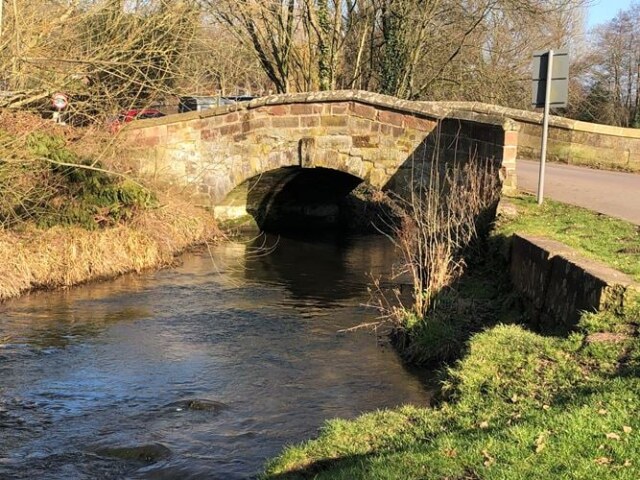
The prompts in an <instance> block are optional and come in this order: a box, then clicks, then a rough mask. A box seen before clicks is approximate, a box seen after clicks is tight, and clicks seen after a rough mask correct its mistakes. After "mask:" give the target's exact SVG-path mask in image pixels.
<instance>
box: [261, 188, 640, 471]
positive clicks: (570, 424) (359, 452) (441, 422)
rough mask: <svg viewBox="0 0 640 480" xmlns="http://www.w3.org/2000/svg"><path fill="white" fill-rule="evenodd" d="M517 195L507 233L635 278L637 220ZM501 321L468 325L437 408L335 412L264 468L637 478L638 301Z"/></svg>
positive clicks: (639, 243)
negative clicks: (541, 321)
mask: <svg viewBox="0 0 640 480" xmlns="http://www.w3.org/2000/svg"><path fill="white" fill-rule="evenodd" d="M515 203H516V205H517V207H518V208H519V209H521V210H526V211H527V214H526V215H523V216H519V217H515V218H511V219H510V220H507V221H503V222H502V223H501V224H500V225H499V227H498V228H497V230H495V231H494V239H496V241H497V242H498V243H499V242H501V241H502V240H501V239H503V238H504V237H505V236H507V235H509V234H510V232H512V231H515V230H518V231H520V230H524V231H525V232H528V233H534V232H535V233H537V234H548V235H549V236H551V237H552V238H556V239H561V240H563V241H565V242H566V243H569V244H572V246H574V247H575V248H578V249H581V250H582V251H583V252H585V253H586V254H588V255H590V256H591V257H593V258H598V259H599V260H604V261H607V260H608V261H609V263H612V264H613V265H614V266H617V267H619V268H620V269H621V270H624V271H626V272H627V273H629V274H630V275H632V276H634V277H636V278H637V274H638V272H637V271H636V268H637V267H636V265H637V256H638V252H640V249H639V247H640V238H639V235H638V232H637V228H634V227H633V226H631V225H628V224H626V222H621V221H618V220H613V219H608V218H606V217H602V216H597V215H595V214H591V213H589V212H587V211H584V210H582V209H575V208H574V207H568V206H564V205H560V204H556V203H551V202H550V203H549V204H547V205H545V207H544V208H543V209H538V210H535V207H534V206H533V204H532V201H531V200H530V199H527V198H524V199H516V200H515ZM634 258H635V263H634ZM489 283H490V282H489ZM500 322H502V323H498V324H495V323H497V319H494V324H493V325H491V324H488V325H485V327H484V328H483V329H481V330H480V331H479V332H477V333H475V334H469V333H468V332H463V333H467V334H468V335H471V336H470V339H469V340H468V341H467V342H464V341H463V342H459V344H461V345H459V349H458V356H459V358H460V359H459V360H458V361H456V362H455V363H453V364H450V366H449V367H448V368H447V369H446V370H444V371H443V378H444V380H443V383H442V391H441V394H440V396H439V400H438V401H437V402H436V403H435V404H434V406H433V407H432V408H417V407H413V406H405V407H401V408H398V409H394V410H386V411H380V412H376V413H372V414H367V415H364V416H362V417H360V418H358V419H356V420H354V421H345V420H332V421H329V422H327V423H326V424H325V426H324V428H323V429H322V430H321V431H320V433H319V436H318V438H316V439H315V440H311V441H309V442H306V443H304V444H301V445H297V446H291V447H288V448H286V449H285V450H284V452H283V453H282V454H281V455H280V456H279V457H278V458H276V459H274V460H273V461H271V462H270V463H269V464H268V465H267V467H266V471H265V475H264V477H265V478H269V479H285V478H287V479H289V478H318V479H324V478H326V479H358V478H361V479H369V478H378V479H397V478H402V479H414V478H415V479H418V478H421V479H440V478H470V479H480V478H482V479H503V478H522V479H524V478H527V479H530V478H531V479H538V478H539V479H546V478H576V479H578V478H594V477H598V478H605V477H606V478H620V479H630V480H631V479H635V478H638V476H640V465H639V459H640V442H639V441H638V437H637V435H638V431H639V429H640V420H639V418H640V417H639V415H638V414H639V413H640V405H639V404H638V402H637V401H636V399H637V398H638V396H639V395H640V378H639V374H640V337H639V333H638V328H639V327H638V326H639V325H640V302H638V301H636V302H635V303H634V304H633V305H627V306H626V308H625V312H624V314H622V315H620V314H617V313H616V312H609V311H603V312H599V313H597V314H583V316H582V318H581V320H580V322H579V324H578V326H577V327H576V329H575V331H573V332H572V333H570V334H569V335H567V336H551V335H548V334H546V333H545V332H536V331H533V330H532V329H531V328H530V327H528V326H527V324H526V319H525V318H520V319H512V320H511V321H510V322H508V323H506V319H501V320H500ZM427 356H428V355H427Z"/></svg>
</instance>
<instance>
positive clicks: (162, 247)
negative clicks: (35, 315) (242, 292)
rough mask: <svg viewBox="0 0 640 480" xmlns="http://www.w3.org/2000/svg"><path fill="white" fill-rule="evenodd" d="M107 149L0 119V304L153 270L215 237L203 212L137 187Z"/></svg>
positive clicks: (88, 134)
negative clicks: (25, 295)
mask: <svg viewBox="0 0 640 480" xmlns="http://www.w3.org/2000/svg"><path fill="white" fill-rule="evenodd" d="M112 141H113V139H112V138H105V136H104V132H102V133H100V132H94V131H82V130H80V129H71V128H64V127H61V126H58V125H54V124H52V123H51V122H46V121H42V120H40V119H38V118H35V117H33V116H29V115H27V114H15V115H8V114H6V112H5V113H2V114H0V301H2V300H5V299H7V298H11V297H15V296H18V295H20V294H22V293H24V292H27V291H29V290H32V289H42V288H56V287H67V286H71V285H75V284H78V283H83V282H87V281H91V280H97V279H104V278H111V277H114V276H117V275H120V274H123V273H125V272H132V271H135V272H139V271H141V270H143V269H147V268H154V267H161V266H164V265H167V264H169V263H171V262H172V261H173V258H174V255H176V254H177V253H179V252H181V251H183V250H184V249H185V248H187V247H189V246H190V245H193V244H196V243H202V242H204V241H207V240H209V239H212V238H213V237H215V236H216V235H217V233H218V231H217V229H216V226H215V224H214V221H213V218H212V216H211V215H210V214H209V213H207V212H205V211H203V210H201V209H198V208H195V207H193V206H191V205H189V204H188V203H186V202H184V201H181V200H179V199H177V198H174V197H172V196H170V195H167V194H166V193H163V192H160V191H159V190H158V189H155V188H153V186H144V185H142V184H141V183H140V181H139V179H136V178H135V176H133V173H132V171H131V169H130V168H129V167H128V165H130V164H133V163H135V162H134V160H135V159H130V160H131V161H127V158H126V157H124V158H123V155H122V152H120V154H119V152H118V149H117V146H114V145H112V144H111V142H112ZM105 152H107V153H108V155H105ZM109 155H110V157H109Z"/></svg>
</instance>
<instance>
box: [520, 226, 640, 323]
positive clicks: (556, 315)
mask: <svg viewBox="0 0 640 480" xmlns="http://www.w3.org/2000/svg"><path fill="white" fill-rule="evenodd" d="M510 272H511V280H512V282H513V285H514V287H515V288H516V290H517V291H518V292H519V293H520V294H521V295H522V297H523V299H524V300H525V305H526V307H527V310H528V313H529V316H530V318H531V320H532V322H533V324H534V325H536V326H538V327H540V328H541V329H543V330H544V331H547V332H558V333H563V332H566V331H569V330H571V328H573V327H574V326H575V325H576V324H577V323H578V320H579V319H580V314H581V312H582V311H588V312H589V311H591V312H596V311H599V310H601V309H604V308H607V309H613V310H614V311H617V312H619V313H622V312H623V311H624V307H625V302H626V301H627V300H628V296H629V294H630V293H631V292H634V293H637V292H638V291H640V290H639V286H638V284H637V283H636V282H634V281H633V279H631V278H630V277H629V276H628V275H625V274H623V273H621V272H619V271H617V270H614V269H612V268H610V267H608V266H606V265H603V264H601V263H598V262H595V261H593V260H588V259H585V258H584V257H582V256H581V255H580V254H578V253H577V252H576V251H575V250H573V249H572V248H570V247H568V246H566V245H564V244H562V243H560V242H556V241H554V240H549V239H546V238H541V237H535V236H529V235H523V234H515V235H513V237H512V241H511V267H510Z"/></svg>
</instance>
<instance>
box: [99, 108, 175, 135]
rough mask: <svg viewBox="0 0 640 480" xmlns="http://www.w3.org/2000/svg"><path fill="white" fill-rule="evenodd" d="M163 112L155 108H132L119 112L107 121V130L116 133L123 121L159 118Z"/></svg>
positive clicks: (162, 115)
mask: <svg viewBox="0 0 640 480" xmlns="http://www.w3.org/2000/svg"><path fill="white" fill-rule="evenodd" d="M164 116H165V114H164V113H162V112H161V111H160V110H156V109H155V108H134V109H131V110H126V111H123V112H121V113H120V114H119V115H118V116H117V117H115V118H113V119H112V120H111V121H110V122H109V130H111V132H112V133H117V132H118V131H119V130H120V129H121V128H122V127H123V126H124V124H125V123H129V122H133V121H134V120H144V119H145V118H160V117H164Z"/></svg>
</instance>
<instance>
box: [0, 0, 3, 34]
mask: <svg viewBox="0 0 640 480" xmlns="http://www.w3.org/2000/svg"><path fill="white" fill-rule="evenodd" d="M3 6H4V0H0V37H1V36H2V7H3Z"/></svg>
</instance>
